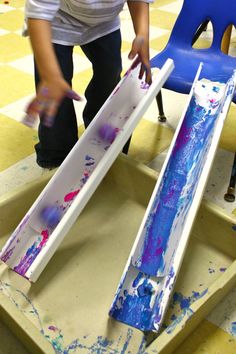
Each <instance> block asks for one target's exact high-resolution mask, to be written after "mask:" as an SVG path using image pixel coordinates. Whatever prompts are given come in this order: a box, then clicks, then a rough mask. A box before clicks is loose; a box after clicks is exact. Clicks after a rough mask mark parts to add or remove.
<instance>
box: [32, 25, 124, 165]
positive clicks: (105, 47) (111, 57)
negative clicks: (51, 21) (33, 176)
mask: <svg viewBox="0 0 236 354" xmlns="http://www.w3.org/2000/svg"><path fill="white" fill-rule="evenodd" d="M54 48H55V52H56V55H57V59H58V61H59V64H60V66H61V70H62V72H63V75H64V78H65V79H66V81H67V82H68V83H69V84H70V85H71V83H72V78H73V60H72V54H73V46H65V45H60V44H54ZM81 49H82V50H83V52H84V53H85V55H86V56H87V58H88V59H89V60H90V62H91V63H92V67H93V77H92V79H91V81H90V83H89V85H88V87H87V89H86V91H85V97H86V100H87V102H86V105H85V108H84V111H83V120H84V125H85V127H86V128H87V126H88V125H89V123H90V122H91V121H92V119H93V118H94V116H95V115H96V113H97V112H98V111H99V109H100V108H101V106H102V105H103V103H104V102H105V101H106V99H107V98H108V96H109V95H110V93H111V92H112V90H113V89H114V87H115V86H116V85H117V83H118V82H119V80H120V74H121V70H122V63H121V35H120V31H119V30H117V31H115V32H113V33H111V34H108V35H106V36H104V37H101V38H99V39H96V40H95V41H93V42H91V43H88V44H85V45H82V46H81ZM39 81H40V77H39V74H38V70H37V68H36V67H35V83H36V86H37V84H38V83H39ZM38 134H39V143H38V144H36V145H35V150H36V154H37V163H38V164H39V166H41V167H44V168H50V167H56V166H59V165H60V164H61V163H62V161H63V160H64V159H65V157H66V156H67V154H68V153H69V152H70V150H71V149H72V147H73V146H74V145H75V143H76V142H77V140H78V128H77V120H76V115H75V109H74V105H73V101H72V100H71V99H68V98H65V99H64V100H63V102H62V104H61V105H60V107H59V110H58V113H57V115H56V118H55V123H54V125H53V127H51V128H47V127H46V126H44V125H43V124H41V123H40V124H39V129H38ZM128 146H129V142H128V143H127V144H126V145H125V146H124V149H123V152H125V153H127V151H128Z"/></svg>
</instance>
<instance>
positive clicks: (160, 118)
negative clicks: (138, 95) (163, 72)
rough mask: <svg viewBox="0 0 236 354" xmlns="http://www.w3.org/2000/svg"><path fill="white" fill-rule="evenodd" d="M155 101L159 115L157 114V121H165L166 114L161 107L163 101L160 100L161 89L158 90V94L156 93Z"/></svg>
mask: <svg viewBox="0 0 236 354" xmlns="http://www.w3.org/2000/svg"><path fill="white" fill-rule="evenodd" d="M156 102H157V107H158V111H159V116H158V120H159V122H162V123H163V122H166V116H165V113H164V109H163V101H162V94H161V91H159V92H158V94H157V95H156Z"/></svg>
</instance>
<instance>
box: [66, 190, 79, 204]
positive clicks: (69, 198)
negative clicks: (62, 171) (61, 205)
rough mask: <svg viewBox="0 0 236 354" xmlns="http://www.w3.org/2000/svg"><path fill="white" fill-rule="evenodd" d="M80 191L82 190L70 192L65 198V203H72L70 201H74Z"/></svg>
mask: <svg viewBox="0 0 236 354" xmlns="http://www.w3.org/2000/svg"><path fill="white" fill-rule="evenodd" d="M79 191H80V189H77V190H76V191H74V192H70V193H68V194H66V195H65V197H64V201H65V202H70V201H72V200H73V199H74V198H75V197H76V196H77V194H78V193H79Z"/></svg>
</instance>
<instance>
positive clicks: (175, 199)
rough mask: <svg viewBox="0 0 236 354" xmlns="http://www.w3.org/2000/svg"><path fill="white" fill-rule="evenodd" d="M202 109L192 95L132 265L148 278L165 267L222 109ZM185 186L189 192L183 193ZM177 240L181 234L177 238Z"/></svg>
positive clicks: (191, 197)
mask: <svg viewBox="0 0 236 354" xmlns="http://www.w3.org/2000/svg"><path fill="white" fill-rule="evenodd" d="M211 101H212V102H210V108H209V109H206V107H201V106H199V104H198V103H197V100H196V98H195V97H194V96H193V97H192V99H191V102H190V104H189V107H188V109H187V112H186V115H185V118H184V120H183V124H182V126H181V128H180V131H179V134H178V136H177V139H176V142H175V145H174V148H173V150H172V154H171V157H170V159H169V162H168V164H167V167H166V170H165V173H164V176H163V181H162V185H161V188H160V189H159V191H158V193H157V196H156V198H155V200H154V203H153V206H152V210H151V212H150V214H149V216H148V219H147V221H146V225H145V227H144V232H145V235H144V241H143V249H142V252H141V255H140V257H139V259H137V260H136V261H135V266H136V267H137V268H138V269H139V270H140V271H142V272H144V273H147V274H149V275H152V276H155V275H158V272H163V271H164V268H165V258H164V256H165V253H166V251H167V247H168V242H169V237H170V235H171V232H172V230H173V225H174V223H176V220H177V217H178V218H179V220H180V222H181V223H184V220H185V218H186V215H187V211H188V209H189V208H190V206H191V203H192V200H193V197H194V194H195V191H196V185H197V183H196V181H198V179H199V177H200V174H201V172H202V166H203V163H204V161H205V159H204V157H205V154H206V153H207V151H208V144H209V142H210V138H211V132H212V130H213V127H214V125H215V122H216V119H217V118H218V115H219V113H220V110H221V105H219V102H218V108H217V109H215V111H213V108H212V107H211V104H212V103H213V104H214V106H215V105H216V103H215V101H214V100H211ZM186 185H188V189H187V190H186ZM179 237H180V235H179Z"/></svg>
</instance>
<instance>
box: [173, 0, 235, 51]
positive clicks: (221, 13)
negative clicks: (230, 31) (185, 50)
mask: <svg viewBox="0 0 236 354" xmlns="http://www.w3.org/2000/svg"><path fill="white" fill-rule="evenodd" d="M207 20H209V21H211V23H212V26H213V41H212V45H211V48H209V49H211V50H214V51H217V50H219V51H220V50H221V42H222V38H223V35H224V33H225V30H226V29H227V27H228V26H229V25H231V24H232V25H234V26H235V27H236V0H184V2H183V6H182V9H181V11H180V13H179V16H178V18H177V20H176V22H175V25H174V27H173V30H172V33H171V36H170V40H169V44H171V43H172V42H173V41H174V42H175V45H178V46H181V45H182V46H184V47H186V46H190V47H192V41H193V38H194V34H195V33H196V31H197V29H198V27H199V26H200V25H201V24H202V23H203V22H205V21H207ZM177 42H178V44H177Z"/></svg>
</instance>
